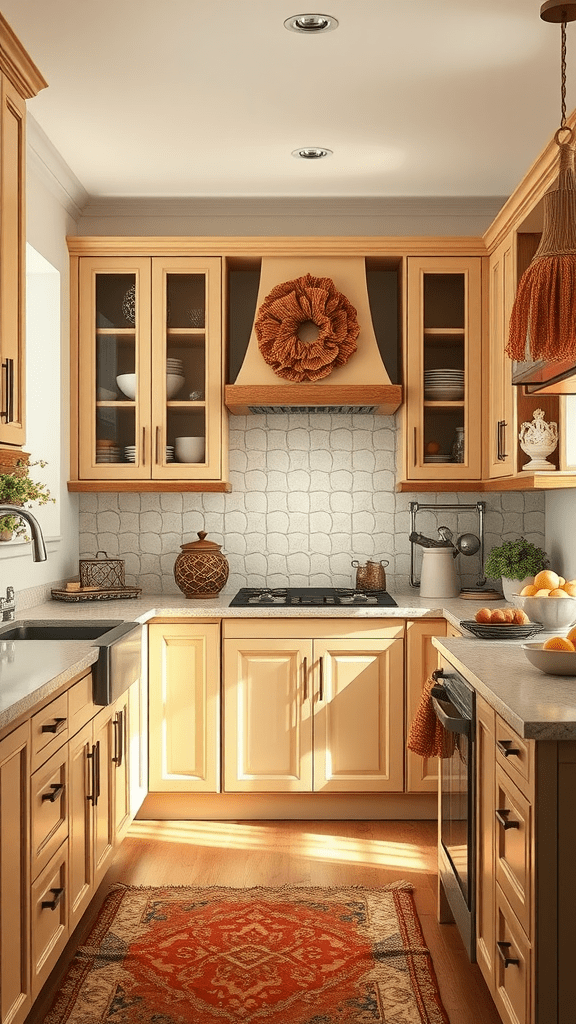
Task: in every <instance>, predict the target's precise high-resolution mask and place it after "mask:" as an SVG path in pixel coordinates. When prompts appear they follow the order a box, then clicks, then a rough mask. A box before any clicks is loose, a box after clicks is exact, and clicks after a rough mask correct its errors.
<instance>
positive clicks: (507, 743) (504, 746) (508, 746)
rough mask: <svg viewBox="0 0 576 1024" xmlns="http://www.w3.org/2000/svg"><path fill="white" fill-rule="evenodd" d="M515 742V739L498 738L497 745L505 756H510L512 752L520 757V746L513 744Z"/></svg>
mask: <svg viewBox="0 0 576 1024" xmlns="http://www.w3.org/2000/svg"><path fill="white" fill-rule="evenodd" d="M513 742H514V740H496V746H497V747H498V750H499V751H500V753H501V754H503V755H504V757H510V756H511V755H512V754H515V755H516V757H520V750H519V749H518V747H513V746H512V744H513Z"/></svg>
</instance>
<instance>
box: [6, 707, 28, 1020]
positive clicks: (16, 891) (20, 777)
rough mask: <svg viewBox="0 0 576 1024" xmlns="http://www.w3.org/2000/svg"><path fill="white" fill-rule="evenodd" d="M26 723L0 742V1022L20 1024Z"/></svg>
mask: <svg viewBox="0 0 576 1024" xmlns="http://www.w3.org/2000/svg"><path fill="white" fill-rule="evenodd" d="M29 777H30V724H29V722H26V723H25V724H24V725H21V726H19V727H18V728H17V729H15V730H14V731H13V732H11V733H9V734H8V736H6V737H5V738H4V739H2V740H0V836H1V837H2V843H1V846H0V925H1V927H0V1021H1V1024H20V1022H21V1021H23V1020H24V1018H25V1017H26V1015H27V1013H28V1011H29V1009H30V1005H31V987H30V921H29V915H30V814H29V796H28V780H29Z"/></svg>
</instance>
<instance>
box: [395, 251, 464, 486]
mask: <svg viewBox="0 0 576 1024" xmlns="http://www.w3.org/2000/svg"><path fill="white" fill-rule="evenodd" d="M481 279H482V260H481V258H479V257H466V258H462V257H452V256H447V257H438V258H436V257H424V258H418V257H409V258H408V280H407V334H406V346H405V381H406V406H405V410H404V427H405V433H404V439H405V443H404V467H403V468H404V478H405V480H407V481H414V482H417V481H418V482H420V481H435V482H436V481H446V482H449V483H450V486H451V488H452V486H453V485H457V482H458V481H460V480H478V479H479V478H480V475H481V461H482V460H481V388H480V379H481V370H482V354H481V343H482V322H481V321H482V315H481V314H482V308H481ZM454 489H457V488H456V486H454Z"/></svg>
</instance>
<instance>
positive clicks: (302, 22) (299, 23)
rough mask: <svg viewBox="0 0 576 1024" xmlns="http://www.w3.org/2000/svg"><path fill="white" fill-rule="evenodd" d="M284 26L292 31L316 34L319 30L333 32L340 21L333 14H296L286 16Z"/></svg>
mask: <svg viewBox="0 0 576 1024" xmlns="http://www.w3.org/2000/svg"><path fill="white" fill-rule="evenodd" d="M284 28H287V29H289V31H290V32H306V33H308V35H314V34H315V33H316V34H318V33H319V32H332V31H333V29H335V28H338V22H337V20H336V18H333V17H332V15H331V14H294V15H293V16H292V17H291V18H286V21H285V22H284Z"/></svg>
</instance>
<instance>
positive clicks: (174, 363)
mask: <svg viewBox="0 0 576 1024" xmlns="http://www.w3.org/2000/svg"><path fill="white" fill-rule="evenodd" d="M166 373H176V374H178V376H179V377H182V376H183V375H184V363H183V362H182V360H181V359H172V358H170V359H167V360H166Z"/></svg>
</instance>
